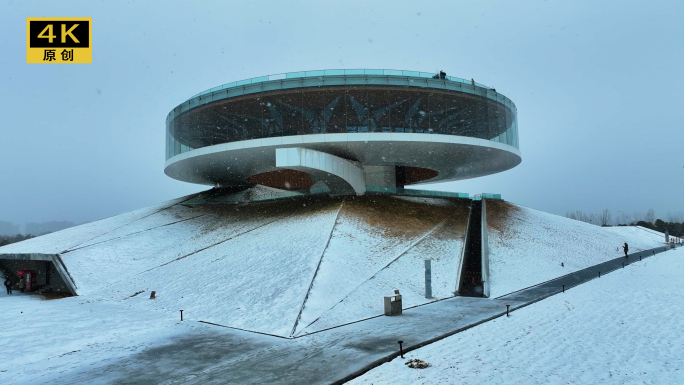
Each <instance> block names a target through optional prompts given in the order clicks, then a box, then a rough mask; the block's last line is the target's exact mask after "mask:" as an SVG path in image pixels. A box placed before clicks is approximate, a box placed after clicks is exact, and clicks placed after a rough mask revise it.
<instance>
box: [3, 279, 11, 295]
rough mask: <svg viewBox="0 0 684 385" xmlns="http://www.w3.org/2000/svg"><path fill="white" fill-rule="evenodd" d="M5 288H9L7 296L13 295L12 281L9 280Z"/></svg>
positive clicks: (6, 281)
mask: <svg viewBox="0 0 684 385" xmlns="http://www.w3.org/2000/svg"><path fill="white" fill-rule="evenodd" d="M5 287H6V288H7V295H10V294H12V281H10V279H9V278H7V279H6V280H5Z"/></svg>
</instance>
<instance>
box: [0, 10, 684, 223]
mask: <svg viewBox="0 0 684 385" xmlns="http://www.w3.org/2000/svg"><path fill="white" fill-rule="evenodd" d="M26 17H92V18H93V64H76V65H66V64H62V65H42V64H26ZM683 20H684V2H682V1H625V0H617V1H596V0H594V1H515V2H503V1H487V2H483V1H454V0H452V1H444V2H436V1H429V2H428V1H416V0H414V1H396V0H392V1H372V2H370V1H363V2H362V1H356V2H355V1H344V2H342V1H292V0H290V1H272V2H257V1H251V2H247V1H230V2H227V1H213V2H210V1H169V0H165V1H138V2H135V1H129V2H123V1H108V2H102V1H97V2H96V1H92V0H88V1H59V2H57V1H30V2H29V1H6V0H5V1H2V2H1V3H0V45H1V50H0V52H1V54H0V95H1V98H2V103H0V117H2V119H1V120H0V165H1V167H2V168H1V169H2V174H1V176H0V220H5V221H11V222H15V223H25V222H33V221H50V220H67V221H73V222H77V223H81V222H86V221H91V220H95V219H99V218H103V217H107V216H111V215H115V214H119V213H122V212H125V211H129V210H133V209H136V208H139V207H143V206H146V205H150V204H154V203H157V202H160V201H163V200H167V199H171V198H174V197H178V196H181V195H185V194H188V193H191V192H195V191H199V190H202V189H205V188H206V187H205V186H196V185H191V184H187V183H184V182H179V181H176V180H173V179H171V178H169V177H167V176H166V175H165V174H164V172H163V164H164V135H165V132H164V120H165V118H166V114H167V113H168V112H169V111H170V110H171V109H172V108H173V107H175V106H176V105H178V104H179V103H181V102H182V101H184V100H185V99H187V98H188V97H190V96H192V95H194V94H195V93H197V92H199V91H202V90H204V89H207V88H211V87H214V86H217V85H220V84H223V83H227V82H230V81H234V80H241V79H245V78H250V77H255V76H260V75H267V74H276V73H282V72H289V71H300V70H312V69H332V68H387V69H406V70H418V71H436V70H440V69H442V70H444V71H446V72H447V73H448V74H450V75H455V76H459V77H463V78H467V79H470V78H474V79H475V80H476V81H478V82H480V83H484V84H487V85H489V86H492V87H495V88H496V89H497V91H499V92H501V93H503V94H505V95H506V96H508V97H509V98H510V99H511V100H513V101H514V102H515V103H516V105H517V108H518V113H519V130H520V150H521V152H522V158H523V161H522V164H521V165H520V166H518V167H516V168H514V169H513V170H510V171H507V172H504V173H501V174H497V175H492V176H487V177H483V178H478V179H473V180H469V181H462V182H451V183H444V184H439V185H432V186H431V187H430V188H438V189H442V190H449V191H458V192H468V193H470V194H475V193H480V192H494V193H501V194H503V197H504V198H505V199H507V200H510V201H512V202H515V203H519V204H522V205H525V206H529V207H533V208H537V209H540V210H544V211H549V212H552V213H556V214H561V215H563V214H565V212H566V211H568V210H575V209H581V210H584V211H593V212H598V211H599V210H601V209H603V208H605V207H607V208H611V209H612V210H613V211H614V215H615V213H617V210H621V211H626V212H630V213H632V212H635V211H646V210H648V209H649V208H654V209H655V210H656V214H657V215H658V216H661V217H665V216H666V215H667V212H681V211H682V210H683V209H684V205H683V204H682V203H683V202H684V195H683V194H682V192H683V191H684V167H683V166H684V160H683V159H682V148H683V147H684V127H683V125H682V122H683V120H684V87H683V86H684V75H683V68H684V60H683V59H684V23H683V22H682V21H683Z"/></svg>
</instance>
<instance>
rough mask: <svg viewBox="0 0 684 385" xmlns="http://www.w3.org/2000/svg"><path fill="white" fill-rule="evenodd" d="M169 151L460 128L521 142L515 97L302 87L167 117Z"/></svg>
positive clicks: (485, 136) (449, 131)
mask: <svg viewBox="0 0 684 385" xmlns="http://www.w3.org/2000/svg"><path fill="white" fill-rule="evenodd" d="M166 128H167V132H166V135H167V148H166V158H167V159H168V158H170V157H172V156H174V155H177V154H180V153H183V152H186V151H190V150H192V149H196V148H201V147H206V146H212V145H215V144H221V143H229V142H235V141H242V140H249V139H260V138H270V137H277V136H289V135H310V134H332V133H368V132H398V133H429V134H441V135H459V136H467V137H472V138H480V139H486V140H492V141H496V142H500V143H506V144H508V145H511V146H513V147H516V148H518V132H517V129H518V125H517V119H516V109H515V105H514V104H513V103H511V102H510V101H508V100H507V99H506V102H505V104H502V103H499V102H496V101H493V100H491V99H488V98H485V97H481V96H476V95H470V94H465V93H459V92H448V91H445V92H440V91H434V90H411V89H397V88H389V87H385V88H373V87H339V88H328V89H320V88H317V89H298V90H293V91H289V92H287V91H285V92H283V91H279V92H274V93H271V94H254V95H250V96H247V97H243V98H232V99H225V100H221V101H217V102H214V103H211V104H208V105H204V106H200V107H197V108H194V109H192V110H190V111H187V112H184V113H182V114H180V115H179V116H175V117H169V118H168V119H167V124H166Z"/></svg>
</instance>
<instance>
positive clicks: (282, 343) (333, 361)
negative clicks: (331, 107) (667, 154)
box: [54, 248, 665, 384]
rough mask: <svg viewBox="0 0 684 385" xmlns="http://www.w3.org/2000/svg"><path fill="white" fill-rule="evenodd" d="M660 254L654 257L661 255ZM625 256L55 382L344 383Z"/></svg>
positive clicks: (193, 344) (242, 336) (213, 329)
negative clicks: (486, 291)
mask: <svg viewBox="0 0 684 385" xmlns="http://www.w3.org/2000/svg"><path fill="white" fill-rule="evenodd" d="M664 250H665V248H662V250H659V251H657V252H660V251H664ZM653 255H654V253H653V251H651V250H649V251H644V252H640V253H635V254H631V255H630V257H629V259H625V258H618V259H614V260H611V261H608V262H605V263H602V264H599V265H596V266H592V267H590V268H587V269H583V270H580V271H577V272H574V273H571V274H568V275H566V276H563V277H560V278H558V279H554V280H552V281H549V282H545V283H543V284H540V285H537V286H533V287H530V288H528V289H524V290H521V291H518V292H515V293H512V294H509V295H506V296H503V297H500V298H497V299H484V298H468V297H454V298H450V299H446V300H442V301H438V302H433V303H430V304H427V305H423V306H419V307H415V308H411V309H407V310H405V311H404V314H403V315H401V316H399V317H384V316H382V317H376V318H372V319H369V320H365V321H361V322H357V323H354V324H349V325H346V326H341V327H338V328H334V329H330V330H327V331H322V332H319V333H314V334H310V335H306V336H303V337H299V338H296V339H284V338H278V337H272V336H266V335H259V334H256V333H250V332H243V331H239V330H235V329H230V328H224V327H219V326H207V327H205V328H199V329H197V330H195V331H192V332H189V333H188V334H187V335H184V336H182V337H179V338H177V339H176V340H173V341H171V342H170V343H168V344H165V345H162V346H157V347H151V348H148V349H146V350H144V351H142V352H140V353H136V354H133V355H130V356H128V357H126V358H123V359H120V360H118V361H115V362H111V363H107V364H105V365H101V366H99V367H96V368H89V369H87V370H85V371H77V372H76V373H73V372H72V373H68V374H66V373H65V376H66V377H64V378H58V379H55V381H54V382H55V383H96V382H108V383H109V382H114V383H136V384H137V383H155V384H158V383H169V384H175V383H179V384H180V383H183V384H186V383H187V384H225V383H240V384H266V383H268V384H325V383H333V382H337V383H339V382H344V381H346V380H349V379H351V378H353V377H355V376H356V375H358V374H361V373H363V372H365V371H367V370H369V369H371V368H372V367H374V366H377V365H379V364H381V363H383V362H386V361H389V360H391V359H393V358H395V357H396V356H398V354H399V353H398V347H399V346H398V344H397V341H398V340H403V341H404V349H405V351H408V350H413V349H417V348H419V347H421V346H424V345H426V344H428V343H431V342H434V341H436V340H439V339H442V338H445V337H447V336H449V335H452V334H455V333H458V332H460V331H462V330H464V329H467V328H470V327H473V326H476V325H478V324H480V323H483V322H487V321H489V320H491V319H493V318H496V317H500V316H502V315H505V314H506V305H507V304H508V305H510V306H511V310H515V309H518V308H520V307H523V306H527V305H529V304H531V303H534V302H537V301H539V300H541V299H544V298H546V297H548V296H550V295H553V294H556V293H559V292H561V291H562V286H561V285H566V286H565V288H566V290H567V289H568V288H570V287H572V286H575V285H578V284H581V283H584V282H587V281H588V280H591V279H595V278H597V277H598V271H601V274H606V273H608V272H610V271H612V270H615V269H617V268H622V262H627V264H630V263H634V262H635V261H639V256H641V257H642V258H643V257H648V256H653Z"/></svg>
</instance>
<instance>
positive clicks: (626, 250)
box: [622, 242, 629, 258]
mask: <svg viewBox="0 0 684 385" xmlns="http://www.w3.org/2000/svg"><path fill="white" fill-rule="evenodd" d="M622 249H623V250H625V258H629V255H627V252H628V251H629V245H628V244H627V242H625V245H624V246H622Z"/></svg>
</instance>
